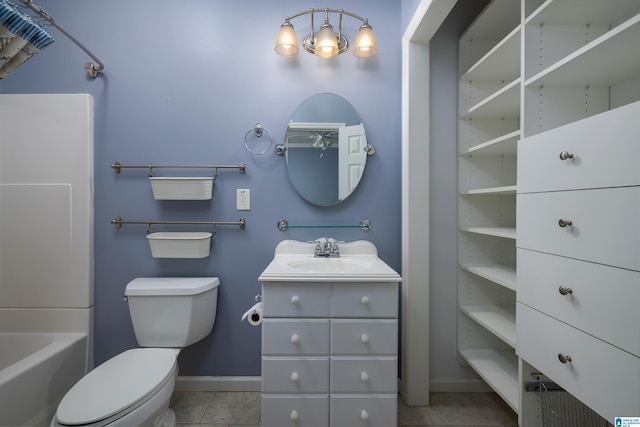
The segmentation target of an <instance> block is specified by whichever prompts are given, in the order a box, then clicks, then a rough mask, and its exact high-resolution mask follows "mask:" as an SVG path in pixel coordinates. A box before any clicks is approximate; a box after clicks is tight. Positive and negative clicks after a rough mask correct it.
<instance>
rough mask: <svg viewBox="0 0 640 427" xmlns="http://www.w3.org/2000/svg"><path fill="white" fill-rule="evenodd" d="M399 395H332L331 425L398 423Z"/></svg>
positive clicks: (351, 426)
mask: <svg viewBox="0 0 640 427" xmlns="http://www.w3.org/2000/svg"><path fill="white" fill-rule="evenodd" d="M397 407H398V397H397V395H395V394H391V395H377V396H376V395H344V394H335V395H334V394H332V395H331V426H332V427H333V426H335V427H390V426H395V425H397V424H396V423H397V422H398V421H397V418H398V413H397Z"/></svg>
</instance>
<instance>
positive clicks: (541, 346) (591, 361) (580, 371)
mask: <svg viewBox="0 0 640 427" xmlns="http://www.w3.org/2000/svg"><path fill="white" fill-rule="evenodd" d="M516 322H517V325H518V328H517V347H516V348H517V353H518V355H519V356H520V357H521V358H523V359H524V360H526V361H527V362H528V363H529V364H531V365H532V366H535V368H536V369H539V370H540V371H541V372H542V373H543V374H544V375H546V376H548V377H549V378H551V379H552V380H553V381H554V382H556V383H558V384H559V385H560V386H561V387H562V388H564V389H565V390H567V391H568V392H569V393H571V394H572V395H574V396H575V397H576V398H578V399H579V400H581V401H582V402H584V403H585V404H586V405H587V406H589V407H591V408H593V409H594V410H595V411H596V412H598V413H599V414H600V415H601V416H603V417H604V418H606V419H608V420H613V419H614V417H615V416H620V414H640V397H639V396H640V358H638V357H636V356H634V355H632V354H630V353H627V352H626V351H623V350H620V349H619V348H616V347H614V346H612V345H609V344H607V343H605V342H604V341H601V340H599V339H597V338H594V337H593V336H591V335H588V334H585V333H584V332H581V331H578V330H577V329H575V328H572V327H571V326H569V325H567V324H565V323H563V322H560V321H558V320H555V319H553V318H551V317H549V316H547V315H545V314H542V313H540V312H539V311H537V310H534V309H532V308H530V307H528V306H526V305H523V304H521V303H518V304H517V308H516ZM620 326H623V325H620ZM633 328H634V329H636V331H637V325H633ZM559 355H562V356H567V355H568V356H570V357H571V361H566V363H562V362H561V361H560V358H559Z"/></svg>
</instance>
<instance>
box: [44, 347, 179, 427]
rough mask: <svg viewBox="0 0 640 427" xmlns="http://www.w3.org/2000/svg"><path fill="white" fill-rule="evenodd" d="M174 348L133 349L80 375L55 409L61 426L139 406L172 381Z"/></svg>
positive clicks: (103, 418) (114, 415)
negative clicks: (78, 379)
mask: <svg viewBox="0 0 640 427" xmlns="http://www.w3.org/2000/svg"><path fill="white" fill-rule="evenodd" d="M176 369H177V351H176V349H169V348H137V349H133V350H128V351H125V352H124V353H121V354H119V355H117V356H115V357H113V358H112V359H109V360H108V361H106V362H105V363H103V364H102V365H100V366H98V367H97V368H96V369H94V370H93V371H91V372H90V373H89V374H87V375H86V376H85V377H83V378H82V379H81V380H80V381H79V382H78V383H77V384H76V385H74V386H73V387H72V388H71V390H69V392H68V393H67V394H66V395H65V396H64V398H63V399H62V401H61V402H60V405H59V406H58V410H57V412H56V417H55V419H56V422H57V423H59V424H61V425H69V426H80V425H87V424H92V423H98V422H109V420H108V419H109V418H111V420H116V419H118V418H120V417H122V416H123V415H125V414H126V413H128V412H130V411H132V410H133V409H135V408H137V407H139V406H140V405H142V404H143V403H144V402H145V401H146V400H148V399H149V398H150V397H151V396H153V395H154V394H156V393H157V392H158V390H159V389H161V388H162V387H164V386H165V384H166V383H167V381H174V380H175V375H176Z"/></svg>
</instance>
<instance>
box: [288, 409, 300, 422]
mask: <svg viewBox="0 0 640 427" xmlns="http://www.w3.org/2000/svg"><path fill="white" fill-rule="evenodd" d="M299 417H300V416H299V415H298V411H291V415H289V419H290V420H292V421H295V420H297V419H298V418H299Z"/></svg>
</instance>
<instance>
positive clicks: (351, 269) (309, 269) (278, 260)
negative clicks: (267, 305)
mask: <svg viewBox="0 0 640 427" xmlns="http://www.w3.org/2000/svg"><path fill="white" fill-rule="evenodd" d="M333 242H334V244H335V243H336V242H335V241H333ZM317 243H318V241H309V242H301V241H297V240H283V241H282V242H280V243H279V244H278V246H277V247H276V250H275V253H274V257H273V260H272V261H271V262H270V263H269V265H268V266H267V268H265V270H264V271H263V272H262V274H261V275H260V277H259V279H258V280H260V281H261V282H292V283H297V284H300V283H305V282H323V281H324V282H335V281H339V282H362V281H366V282H399V281H402V279H401V278H400V276H399V275H398V273H396V272H395V271H394V270H393V269H392V268H391V267H389V266H388V265H387V264H385V262H384V261H382V260H381V259H380V258H379V257H378V250H377V248H376V247H375V245H374V244H373V243H371V242H369V241H366V240H356V241H354V242H337V244H338V246H339V248H340V256H339V257H335V258H334V257H326V258H325V257H315V256H314V254H315V252H316V247H317Z"/></svg>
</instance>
